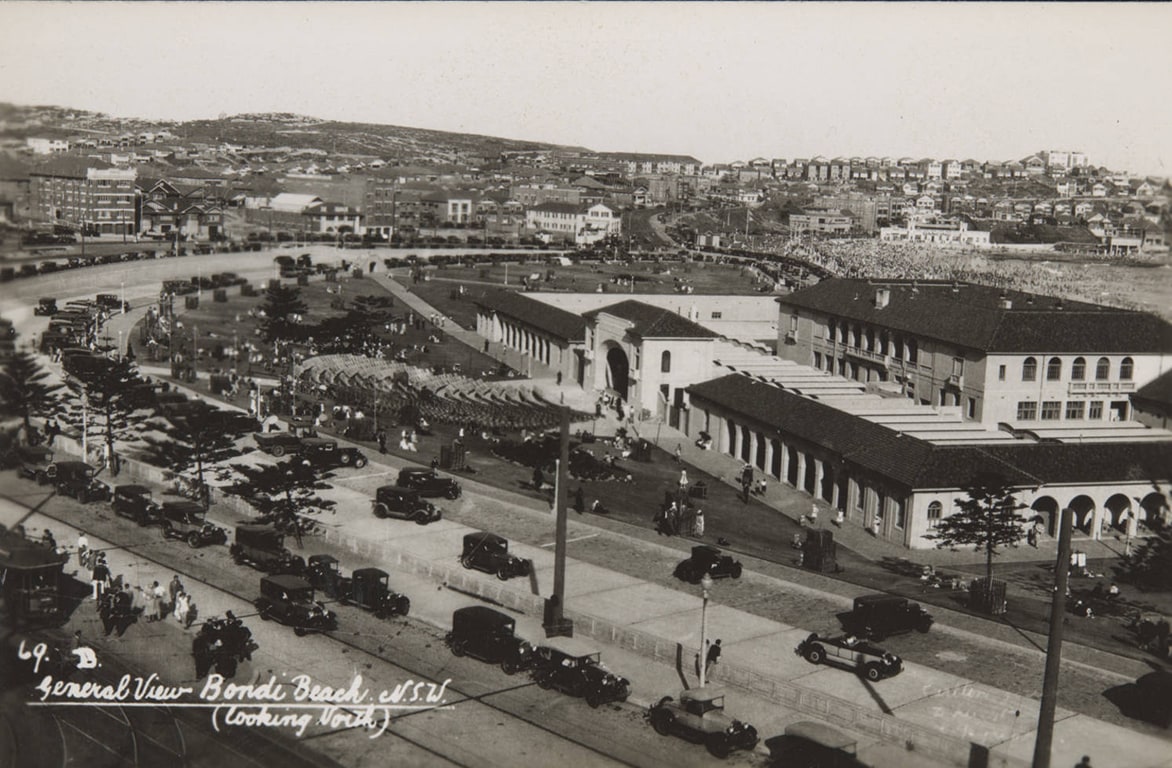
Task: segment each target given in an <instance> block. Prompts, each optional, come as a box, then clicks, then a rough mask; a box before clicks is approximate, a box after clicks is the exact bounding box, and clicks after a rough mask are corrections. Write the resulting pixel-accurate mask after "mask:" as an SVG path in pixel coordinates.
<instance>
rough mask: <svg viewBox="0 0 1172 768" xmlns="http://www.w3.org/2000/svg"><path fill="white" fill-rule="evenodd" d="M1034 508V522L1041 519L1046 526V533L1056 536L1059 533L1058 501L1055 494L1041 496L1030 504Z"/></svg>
mask: <svg viewBox="0 0 1172 768" xmlns="http://www.w3.org/2000/svg"><path fill="white" fill-rule="evenodd" d="M1030 509H1031V510H1033V513H1034V514H1033V515H1032V519H1033V521H1034V522H1038V521H1039V519H1040V520H1041V523H1042V525H1044V526H1045V527H1046V534H1047V535H1049V536H1051V537H1054V536H1057V535H1058V502H1057V501H1056V500H1055V499H1054V497H1053V496H1041V497H1039V498H1038V499H1036V500H1035V501H1034V503H1033V504H1031V505H1030Z"/></svg>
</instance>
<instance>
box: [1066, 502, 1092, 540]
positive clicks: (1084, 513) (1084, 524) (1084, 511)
mask: <svg viewBox="0 0 1172 768" xmlns="http://www.w3.org/2000/svg"><path fill="white" fill-rule="evenodd" d="M1070 508H1071V509H1072V510H1073V511H1074V527H1075V529H1076V530H1079V531H1082V532H1083V533H1085V534H1086V535H1087V536H1090V535H1091V533H1092V532H1091V526H1092V525H1094V522H1095V500H1094V499H1092V498H1091V497H1090V496H1075V497H1074V498H1073V499H1071V500H1070Z"/></svg>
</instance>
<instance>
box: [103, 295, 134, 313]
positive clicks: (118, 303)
mask: <svg viewBox="0 0 1172 768" xmlns="http://www.w3.org/2000/svg"><path fill="white" fill-rule="evenodd" d="M95 301H96V302H97V305H98V306H99V307H101V308H102V309H108V310H112V311H114V312H129V311H130V302H129V301H122V299H120V298H118V296H116V295H115V294H113V293H99V294H98V295H97V297H96V298H95Z"/></svg>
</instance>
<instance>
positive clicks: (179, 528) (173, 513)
mask: <svg viewBox="0 0 1172 768" xmlns="http://www.w3.org/2000/svg"><path fill="white" fill-rule="evenodd" d="M206 515H207V510H205V509H204V506H203V504H200V503H199V502H196V501H165V502H163V505H162V507H160V508H159V522H160V523H161V524H162V526H163V538H166V539H181V540H183V541H186V542H187V545H188V546H189V547H191V548H192V549H198V548H200V547H206V546H208V545H209V544H227V543H228V532H227V531H225V530H224V529H223V528H221V527H220V526H218V525H214V524H213V523H209V522H208V521H207V518H206Z"/></svg>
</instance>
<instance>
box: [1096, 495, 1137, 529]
mask: <svg viewBox="0 0 1172 768" xmlns="http://www.w3.org/2000/svg"><path fill="white" fill-rule="evenodd" d="M1103 508H1104V510H1105V511H1106V513H1107V514H1106V517H1105V518H1104V520H1103V523H1104V525H1103V528H1104V530H1106V529H1108V528H1114V529H1115V530H1117V531H1119V532H1120V533H1127V526H1128V521H1129V520H1130V518H1131V514H1130V513H1131V499H1129V498H1127V497H1126V496H1124V495H1123V494H1122V493H1117V494H1115V495H1114V496H1112V497H1111V498H1109V499H1107V501H1105V502H1103Z"/></svg>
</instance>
